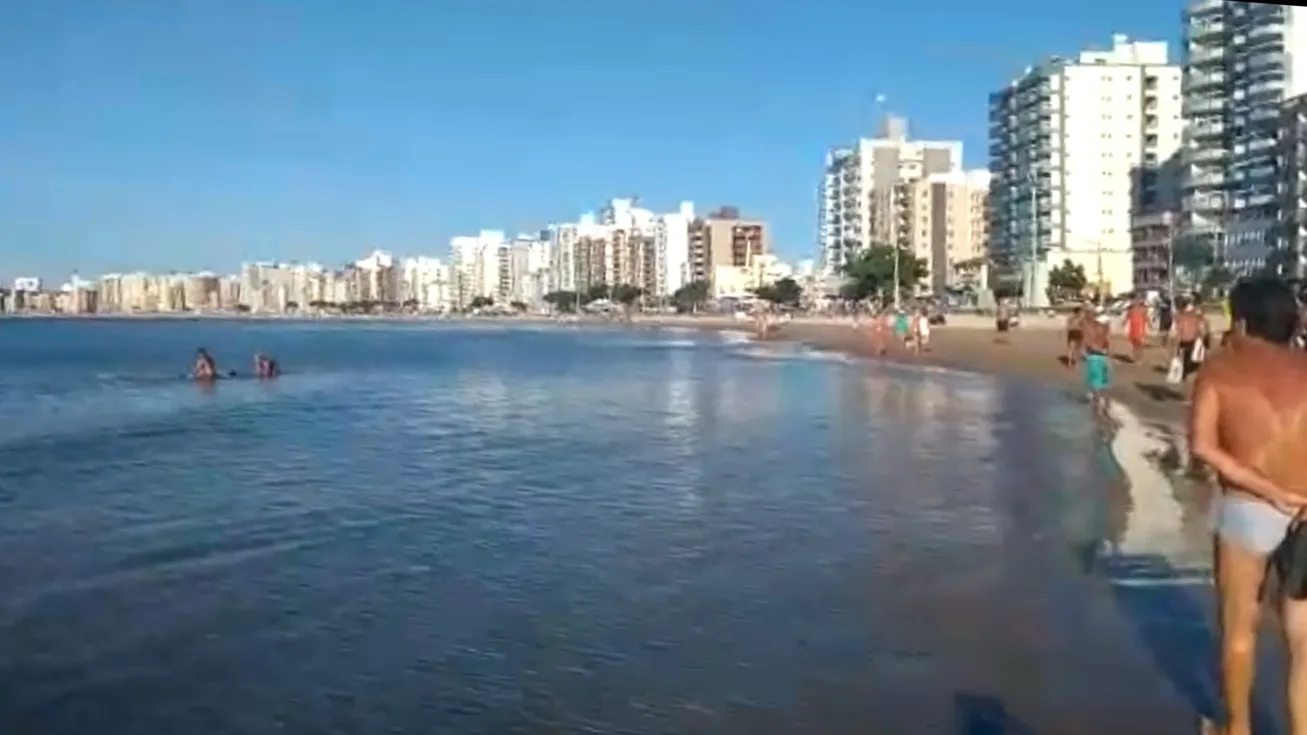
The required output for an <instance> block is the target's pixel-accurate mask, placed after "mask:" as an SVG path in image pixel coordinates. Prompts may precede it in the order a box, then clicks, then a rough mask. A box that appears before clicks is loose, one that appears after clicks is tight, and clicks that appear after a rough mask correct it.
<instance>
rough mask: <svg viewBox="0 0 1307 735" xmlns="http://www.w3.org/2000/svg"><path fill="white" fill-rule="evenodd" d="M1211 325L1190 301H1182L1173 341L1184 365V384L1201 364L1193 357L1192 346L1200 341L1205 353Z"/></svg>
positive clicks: (1176, 319) (1187, 382)
mask: <svg viewBox="0 0 1307 735" xmlns="http://www.w3.org/2000/svg"><path fill="white" fill-rule="evenodd" d="M1210 329H1211V326H1210V325H1209V324H1208V323H1207V317H1206V316H1204V315H1203V313H1202V312H1201V311H1199V310H1198V308H1197V307H1195V306H1194V303H1193V302H1192V301H1186V302H1184V305H1183V307H1182V310H1181V312H1180V314H1179V316H1177V317H1176V318H1175V341H1176V350H1177V353H1176V354H1178V355H1179V356H1180V364H1181V365H1182V366H1183V367H1184V372H1183V376H1184V377H1183V380H1184V382H1185V384H1186V385H1188V384H1189V378H1191V377H1193V375H1194V373H1196V372H1198V367H1199V366H1200V365H1201V364H1202V362H1201V360H1197V359H1195V352H1194V347H1195V346H1196V345H1197V344H1198V343H1199V342H1200V341H1201V342H1202V343H1203V348H1204V349H1203V352H1204V354H1205V353H1206V351H1207V350H1206V348H1207V346H1208V345H1207V340H1208V331H1209V330H1210Z"/></svg>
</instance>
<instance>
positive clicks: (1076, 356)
mask: <svg viewBox="0 0 1307 735" xmlns="http://www.w3.org/2000/svg"><path fill="white" fill-rule="evenodd" d="M1084 321H1085V307H1083V306H1077V307H1076V308H1075V311H1072V312H1071V316H1069V317H1067V318H1066V366H1067V367H1068V368H1073V367H1075V366H1076V364H1077V363H1079V362H1080V353H1081V352H1082V351H1083V350H1084V343H1085V325H1084Z"/></svg>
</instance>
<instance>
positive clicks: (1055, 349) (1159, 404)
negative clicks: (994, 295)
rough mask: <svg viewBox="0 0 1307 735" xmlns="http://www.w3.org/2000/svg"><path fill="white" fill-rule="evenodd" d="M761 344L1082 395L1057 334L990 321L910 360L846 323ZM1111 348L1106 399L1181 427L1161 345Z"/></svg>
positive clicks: (657, 320) (664, 320) (747, 325)
mask: <svg viewBox="0 0 1307 735" xmlns="http://www.w3.org/2000/svg"><path fill="white" fill-rule="evenodd" d="M633 324H635V325H645V326H650V327H663V328H666V327H680V328H693V329H710V330H719V331H721V330H739V331H752V329H753V325H752V323H751V322H748V321H745V320H740V319H735V318H731V317H678V316H666V317H646V318H640V319H636V320H635V321H634V322H633ZM768 340H769V341H771V340H784V341H791V342H799V343H802V344H805V345H808V346H809V347H812V348H814V349H818V350H830V351H839V352H844V353H848V354H853V355H858V356H860V357H866V358H869V359H872V360H885V361H888V362H893V363H900V364H916V365H931V366H937V367H947V368H953V369H958V370H970V371H974V372H982V373H990V374H995V375H1010V376H1014V377H1019V378H1025V379H1028V380H1035V381H1039V382H1042V383H1047V384H1052V385H1056V386H1059V387H1062V388H1066V389H1068V390H1071V391H1075V392H1077V393H1079V392H1081V391H1083V387H1082V386H1083V382H1082V381H1083V378H1082V375H1081V373H1080V371H1079V370H1078V369H1069V368H1067V367H1066V366H1065V365H1064V364H1063V363H1062V361H1061V357H1062V355H1063V354H1064V353H1065V344H1066V343H1065V341H1064V340H1065V338H1064V336H1063V333H1062V331H1061V330H1059V329H1047V328H1018V329H1015V330H1012V331H1010V332H1008V333H1006V334H1004V335H1000V334H999V333H998V332H997V331H995V330H994V328H993V325H992V323H991V324H990V326H989V328H988V329H982V328H979V327H978V326H976V325H968V326H944V327H934V328H933V329H932V330H931V345H930V351H929V352H926V353H924V354H921V355H913V354H911V353H910V352H908V351H907V350H906V349H905V348H903V347H902V346H901V345H892V346H891V348H890V352H889V354H888V355H886V356H883V357H881V356H876V355H874V354H873V352H872V346H871V341H870V339H869V337H868V335H867V332H866V331H865V330H864V329H860V328H855V327H854V326H853V323H852V322H851V321H849V320H841V319H819V318H802V319H795V320H793V321H789V322H785V323H782V324H779V325H777V326H775V327H774V328H773V331H772V333H771V334H770V336H769V337H768ZM1112 347H1113V349H1112V352H1113V355H1114V359H1113V362H1112V365H1113V375H1112V383H1113V386H1112V389H1111V396H1112V398H1114V399H1115V400H1116V401H1117V402H1120V403H1123V404H1125V405H1126V406H1128V407H1129V408H1130V409H1131V410H1132V411H1133V412H1135V413H1137V414H1138V415H1139V416H1140V417H1142V418H1143V419H1144V420H1145V421H1147V422H1150V423H1153V424H1159V423H1164V424H1167V425H1170V426H1173V427H1176V428H1178V427H1180V426H1182V425H1183V422H1184V417H1185V400H1184V396H1183V394H1182V393H1181V392H1179V391H1178V390H1177V389H1176V388H1175V387H1173V386H1170V385H1167V383H1166V368H1167V365H1168V363H1169V360H1170V357H1171V353H1170V352H1169V351H1168V350H1167V349H1165V348H1164V347H1162V346H1161V345H1160V344H1153V345H1151V346H1150V347H1149V348H1148V349H1147V350H1146V352H1145V355H1144V359H1143V361H1142V362H1141V364H1138V365H1136V364H1134V363H1132V362H1131V361H1130V359H1129V354H1130V345H1129V343H1128V342H1127V341H1126V339H1125V337H1124V336H1123V335H1114V337H1113V342H1112Z"/></svg>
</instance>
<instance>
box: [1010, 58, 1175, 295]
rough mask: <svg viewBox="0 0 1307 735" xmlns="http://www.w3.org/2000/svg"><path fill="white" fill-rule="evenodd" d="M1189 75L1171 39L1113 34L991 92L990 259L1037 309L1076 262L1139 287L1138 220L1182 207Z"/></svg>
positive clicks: (1096, 279) (1096, 276)
mask: <svg viewBox="0 0 1307 735" xmlns="http://www.w3.org/2000/svg"><path fill="white" fill-rule="evenodd" d="M1180 82H1181V71H1180V68H1179V67H1178V66H1175V65H1172V64H1170V63H1169V61H1168V58H1167V45H1166V43H1164V42H1154V41H1131V40H1129V39H1128V38H1127V37H1126V36H1123V35H1115V36H1113V37H1112V47H1111V48H1110V49H1109V50H1106V51H1083V52H1081V53H1080V54H1079V55H1078V56H1077V57H1076V58H1074V59H1064V58H1060V57H1053V58H1051V59H1049V60H1047V61H1045V62H1044V63H1042V64H1040V65H1038V66H1036V67H1031V68H1030V69H1027V70H1026V72H1025V73H1024V74H1023V75H1022V76H1021V77H1020V78H1018V79H1015V80H1013V81H1012V82H1011V83H1010V84H1008V86H1007V87H1005V88H1004V89H1001V90H999V91H998V92H995V93H994V94H992V95H990V109H989V138H990V141H989V145H990V162H989V170H990V173H991V174H992V175H993V179H992V181H991V184H990V198H989V212H990V227H989V230H990V235H989V237H990V248H989V249H990V257H991V259H992V260H993V262H994V265H995V273H994V278H995V280H996V281H997V282H998V283H1003V284H1006V285H1008V286H1009V287H1012V288H1016V289H1019V290H1020V291H1021V292H1022V293H1023V294H1025V295H1026V297H1025V298H1026V301H1027V303H1028V304H1031V305H1033V306H1043V305H1044V304H1046V302H1047V295H1046V290H1047V279H1048V271H1049V270H1050V268H1052V267H1057V266H1059V265H1061V264H1062V263H1064V262H1066V261H1070V262H1071V263H1072V264H1074V265H1078V266H1080V267H1081V268H1083V269H1084V272H1085V274H1086V276H1087V277H1088V279H1089V281H1090V283H1091V284H1097V285H1098V287H1099V288H1101V289H1102V290H1105V291H1108V292H1111V293H1121V292H1124V291H1129V290H1131V289H1132V288H1133V287H1134V265H1133V256H1132V250H1131V246H1132V240H1131V217H1132V215H1133V214H1134V213H1135V212H1138V211H1154V210H1164V209H1168V208H1172V207H1174V204H1173V202H1174V200H1175V199H1176V198H1177V197H1178V195H1179V182H1178V181H1177V176H1176V172H1175V168H1174V166H1173V165H1169V162H1170V161H1172V160H1173V158H1174V156H1175V154H1176V153H1177V151H1178V150H1179V148H1180V145H1181V133H1182V120H1181V106H1180Z"/></svg>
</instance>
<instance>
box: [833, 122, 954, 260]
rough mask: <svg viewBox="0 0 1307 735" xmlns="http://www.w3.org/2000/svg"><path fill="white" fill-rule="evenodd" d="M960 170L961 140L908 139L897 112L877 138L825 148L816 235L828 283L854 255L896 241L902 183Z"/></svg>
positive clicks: (885, 124) (906, 130) (905, 128)
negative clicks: (898, 199)
mask: <svg viewBox="0 0 1307 735" xmlns="http://www.w3.org/2000/svg"><path fill="white" fill-rule="evenodd" d="M961 170H962V143H961V142H959V141H927V140H910V139H909V138H908V125H907V121H906V120H904V119H903V118H899V117H894V116H886V118H885V120H884V121H883V122H882V124H881V129H880V131H879V132H878V133H877V136H876V137H875V138H862V139H859V140H858V141H857V142H856V143H855V144H854V145H852V146H850V147H841V148H835V149H832V150H831V151H829V152H827V154H826V164H825V172H824V175H823V177H822V183H821V192H820V194H819V197H818V198H819V200H820V210H819V212H818V216H817V221H818V224H817V227H818V235H817V237H818V241H819V243H820V249H821V252H820V254H819V262H820V264H821V269H822V273H823V275H824V276H825V277H826V278H827V280H828V283H829V282H830V281H831V279H833V278H834V277H835V276H836V275H837V274H838V272H839V268H840V266H842V265H843V264H844V263H845V262H846V261H847V259H848V258H849V256H850V255H852V254H853V253H855V252H857V251H859V250H861V249H863V248H867V247H870V246H872V245H878V244H881V245H889V244H891V243H893V242H894V241H895V237H896V231H897V227H898V221H897V220H898V216H897V214H898V213H897V207H896V204H895V191H896V188H897V187H898V186H900V185H901V184H902V183H904V182H908V181H916V180H919V179H923V178H926V177H928V176H930V175H932V174H948V173H956V172H958V171H961Z"/></svg>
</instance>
